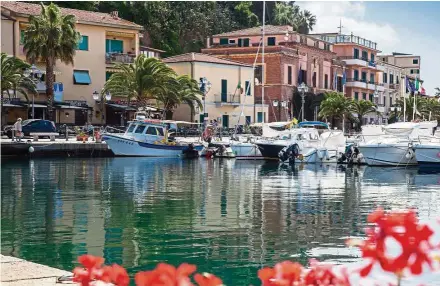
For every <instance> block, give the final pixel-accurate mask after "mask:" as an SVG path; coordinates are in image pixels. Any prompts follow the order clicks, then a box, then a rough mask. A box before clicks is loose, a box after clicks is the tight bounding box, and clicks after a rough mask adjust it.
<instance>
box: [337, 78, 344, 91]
mask: <svg viewBox="0 0 440 286" xmlns="http://www.w3.org/2000/svg"><path fill="white" fill-rule="evenodd" d="M337 86H338V91H339V92H343V90H344V87H343V86H342V76H338V82H337Z"/></svg>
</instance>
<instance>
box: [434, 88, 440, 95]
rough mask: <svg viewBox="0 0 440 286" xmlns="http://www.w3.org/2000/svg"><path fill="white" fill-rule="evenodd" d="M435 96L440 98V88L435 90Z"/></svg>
mask: <svg viewBox="0 0 440 286" xmlns="http://www.w3.org/2000/svg"><path fill="white" fill-rule="evenodd" d="M435 96H440V87H436V88H435Z"/></svg>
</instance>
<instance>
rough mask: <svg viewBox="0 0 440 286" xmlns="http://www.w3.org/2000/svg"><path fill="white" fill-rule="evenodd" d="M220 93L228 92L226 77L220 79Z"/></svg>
mask: <svg viewBox="0 0 440 286" xmlns="http://www.w3.org/2000/svg"><path fill="white" fill-rule="evenodd" d="M221 92H222V95H224V94H227V93H228V81H227V80H226V79H222V91H221Z"/></svg>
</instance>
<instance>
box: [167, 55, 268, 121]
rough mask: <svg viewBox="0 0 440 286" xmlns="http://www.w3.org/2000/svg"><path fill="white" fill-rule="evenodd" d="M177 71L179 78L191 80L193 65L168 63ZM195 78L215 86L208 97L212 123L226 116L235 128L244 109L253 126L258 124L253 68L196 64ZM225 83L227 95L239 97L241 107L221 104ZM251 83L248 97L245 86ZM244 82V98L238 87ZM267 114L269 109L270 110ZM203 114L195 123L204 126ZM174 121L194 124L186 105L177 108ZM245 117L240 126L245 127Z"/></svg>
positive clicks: (207, 111)
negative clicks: (256, 122)
mask: <svg viewBox="0 0 440 286" xmlns="http://www.w3.org/2000/svg"><path fill="white" fill-rule="evenodd" d="M167 64H168V65H169V66H170V67H171V68H172V69H173V70H175V71H176V72H177V74H179V75H184V74H186V75H189V76H191V63H190V62H181V63H167ZM192 64H193V65H194V67H193V73H194V74H193V78H194V79H195V80H197V81H199V79H200V78H201V77H206V78H207V79H208V81H209V82H211V84H212V86H211V89H210V90H209V92H208V93H207V95H206V110H205V113H208V120H214V119H216V120H219V119H220V123H221V119H222V116H223V115H229V127H230V128H232V127H234V126H235V125H236V124H237V122H238V119H239V115H240V114H241V111H242V108H243V113H244V115H245V116H250V117H251V122H255V121H256V118H255V117H256V115H255V114H254V109H255V110H257V109H258V108H255V107H254V83H253V69H252V68H251V67H243V66H238V65H237V66H235V65H224V64H214V63H202V62H193V63H192ZM222 80H227V93H228V94H235V96H236V97H235V98H238V97H239V98H240V104H237V105H235V106H233V105H228V104H223V106H222V104H220V103H219V101H221V91H222V90H221V88H222V87H221V86H222ZM246 81H249V82H250V84H251V86H250V92H251V95H250V96H247V95H245V90H244V89H245V82H246ZM239 82H241V86H242V88H243V90H244V91H243V93H242V94H241V95H240V92H239V90H237V86H238V83H239ZM266 110H267V107H266ZM203 113H204V112H203V111H202V110H198V112H197V110H196V113H195V114H194V119H193V120H194V121H197V122H200V114H203ZM173 119H175V120H184V121H191V111H190V108H189V106H188V105H186V104H182V105H180V106H179V107H177V108H176V110H175V111H174V114H173ZM244 120H245V117H241V118H240V124H244Z"/></svg>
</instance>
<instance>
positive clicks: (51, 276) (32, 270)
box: [0, 255, 77, 286]
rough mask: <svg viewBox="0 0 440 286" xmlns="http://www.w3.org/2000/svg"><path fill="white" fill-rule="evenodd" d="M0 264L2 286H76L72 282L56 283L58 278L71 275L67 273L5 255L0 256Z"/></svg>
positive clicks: (0, 282)
mask: <svg viewBox="0 0 440 286" xmlns="http://www.w3.org/2000/svg"><path fill="white" fill-rule="evenodd" d="M0 262H1V265H0V266H1V278H0V279H1V280H0V285H2V286H18V285H20V286H29V285H35V286H37V285H38V286H40V285H48V286H49V285H62V284H67V285H77V284H76V283H73V282H63V283H57V278H58V277H60V276H64V275H71V273H70V272H68V271H64V270H59V269H55V268H52V267H49V266H44V265H41V264H37V263H33V262H29V261H26V260H23V259H19V258H15V257H11V256H5V255H0Z"/></svg>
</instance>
